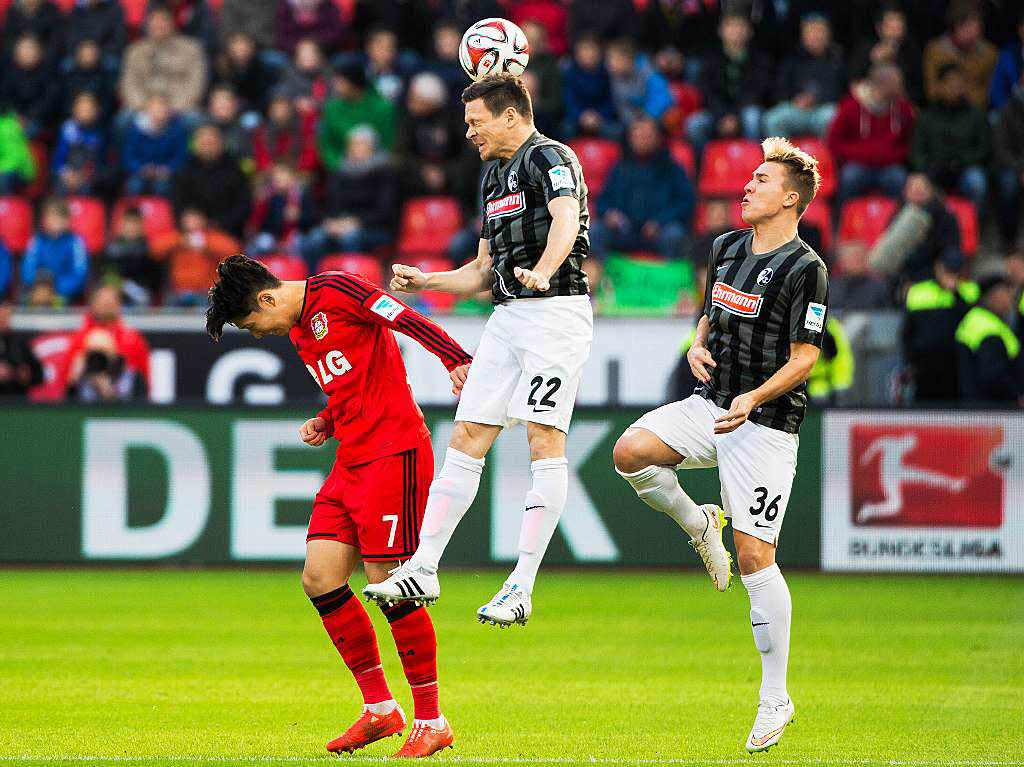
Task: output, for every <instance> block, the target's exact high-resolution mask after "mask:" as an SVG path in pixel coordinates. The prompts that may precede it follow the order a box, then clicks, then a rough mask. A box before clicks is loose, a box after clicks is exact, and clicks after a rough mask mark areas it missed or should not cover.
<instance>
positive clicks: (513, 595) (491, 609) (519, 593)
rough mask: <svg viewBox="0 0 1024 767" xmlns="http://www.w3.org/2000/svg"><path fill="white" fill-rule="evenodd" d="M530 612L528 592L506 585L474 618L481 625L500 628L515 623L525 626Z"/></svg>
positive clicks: (531, 607)
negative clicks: (486, 624)
mask: <svg viewBox="0 0 1024 767" xmlns="http://www.w3.org/2000/svg"><path fill="white" fill-rule="evenodd" d="M532 612H533V605H532V604H531V603H530V592H528V591H527V590H526V589H523V588H520V587H519V586H518V585H517V584H515V583H506V584H505V585H504V586H502V587H501V591H499V592H498V593H497V594H495V595H494V597H493V598H492V599H491V601H490V602H488V603H487V604H485V605H484V606H483V607H481V608H480V609H479V610H477V611H476V618H477V620H478V621H480V622H481V623H490V624H491V625H492V626H501V627H502V628H505V627H506V626H511V625H513V624H516V623H519V624H521V625H523V626H525V625H526V621H528V620H530V614H531V613H532Z"/></svg>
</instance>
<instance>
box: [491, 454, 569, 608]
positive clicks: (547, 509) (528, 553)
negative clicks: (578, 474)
mask: <svg viewBox="0 0 1024 767" xmlns="http://www.w3.org/2000/svg"><path fill="white" fill-rule="evenodd" d="M530 471H531V472H532V473H533V487H531V488H530V490H529V492H527V494H526V509H525V511H524V512H523V524H522V526H521V527H520V528H519V562H517V563H516V569H515V570H513V571H512V574H511V575H510V576H509V577H508V580H507V581H506V582H507V583H516V584H518V585H519V587H520V588H523V589H525V590H526V591H527V592H529V593H532V592H533V584H534V582H535V581H536V580H537V571H538V570H539V569H540V562H541V560H542V559H544V552H546V551H547V550H548V544H549V543H551V536H552V535H554V534H555V528H556V527H558V520H559V518H560V517H561V516H562V512H563V511H564V510H565V499H566V496H567V495H568V494H569V461H568V460H566V459H565V458H564V457H563V458H542V459H541V460H539V461H534V462H533V463H531V464H530Z"/></svg>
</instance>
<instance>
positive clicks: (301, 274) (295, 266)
mask: <svg viewBox="0 0 1024 767" xmlns="http://www.w3.org/2000/svg"><path fill="white" fill-rule="evenodd" d="M259 260H260V262H261V263H262V264H263V265H264V266H265V267H267V269H269V270H270V273H271V274H273V275H274V276H275V277H277V279H279V280H304V279H306V276H307V275H306V262H305V261H303V260H302V259H301V258H299V257H298V256H288V255H284V254H274V255H269V256H262V257H261V258H260V259H259Z"/></svg>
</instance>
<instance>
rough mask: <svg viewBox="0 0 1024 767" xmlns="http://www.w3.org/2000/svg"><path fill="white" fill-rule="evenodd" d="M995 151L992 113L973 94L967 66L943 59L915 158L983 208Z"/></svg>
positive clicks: (918, 128) (919, 125) (917, 129)
mask: <svg viewBox="0 0 1024 767" xmlns="http://www.w3.org/2000/svg"><path fill="white" fill-rule="evenodd" d="M991 153H992V136H991V132H990V130H989V124H988V118H987V117H986V115H985V113H984V112H983V111H982V110H981V109H979V108H978V107H976V106H973V105H971V103H970V102H969V101H968V100H967V84H966V80H965V79H964V73H963V69H961V67H960V65H959V64H957V63H955V62H948V63H946V64H943V65H942V66H941V67H940V68H939V72H938V92H937V98H936V99H935V100H934V101H932V103H931V104H929V105H928V106H927V107H926V108H925V109H924V110H923V111H922V112H921V114H920V116H919V117H918V119H917V122H916V123H915V124H914V138H913V141H912V143H911V146H910V164H911V165H912V166H913V168H914V169H915V170H919V171H921V172H923V173H927V174H928V175H929V176H930V177H931V178H932V179H933V180H934V181H935V182H936V183H938V185H939V186H942V187H944V188H946V189H956V190H959V192H960V194H963V195H964V196H966V197H969V198H970V199H971V201H972V202H973V203H974V204H975V205H976V206H977V208H978V210H982V206H983V205H984V203H985V189H986V187H987V185H988V175H987V173H986V170H985V168H986V166H987V165H988V162H989V158H990V156H991Z"/></svg>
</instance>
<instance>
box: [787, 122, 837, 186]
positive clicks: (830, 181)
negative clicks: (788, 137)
mask: <svg viewBox="0 0 1024 767" xmlns="http://www.w3.org/2000/svg"><path fill="white" fill-rule="evenodd" d="M793 143H794V144H796V146H798V147H800V148H801V149H803V150H804V151H805V152H807V153H808V154H810V155H812V156H813V157H814V159H816V160H817V161H818V172H819V173H820V174H821V187H820V188H819V189H818V197H828V198H829V199H831V198H832V195H833V194H835V192H836V163H835V160H833V159H832V152H830V151H829V148H828V144H826V143H825V142H824V141H822V140H821V139H820V138H818V137H817V136H800V137H799V138H795V139H793Z"/></svg>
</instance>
